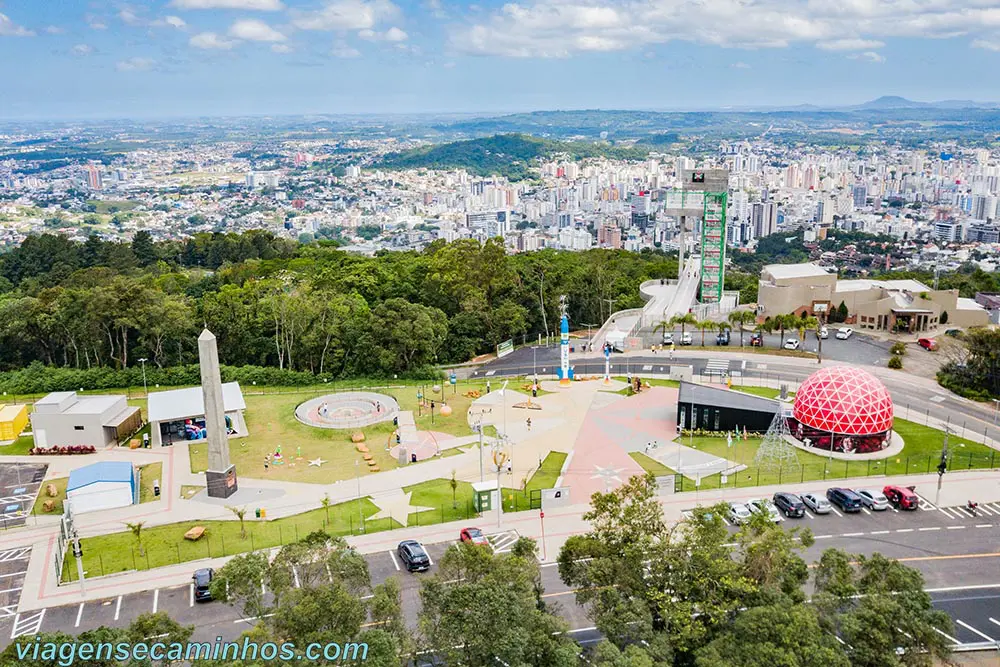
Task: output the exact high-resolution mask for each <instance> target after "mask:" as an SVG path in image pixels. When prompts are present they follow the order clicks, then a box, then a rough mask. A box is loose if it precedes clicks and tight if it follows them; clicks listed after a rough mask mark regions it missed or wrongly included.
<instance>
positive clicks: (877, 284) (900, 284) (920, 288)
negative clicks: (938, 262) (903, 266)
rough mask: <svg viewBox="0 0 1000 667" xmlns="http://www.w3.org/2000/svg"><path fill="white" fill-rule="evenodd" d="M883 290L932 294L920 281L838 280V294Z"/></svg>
mask: <svg viewBox="0 0 1000 667" xmlns="http://www.w3.org/2000/svg"><path fill="white" fill-rule="evenodd" d="M872 288H881V289H887V290H895V291H900V292H913V293H916V294H919V293H920V292H930V291H931V288H930V287H928V286H927V285H925V284H923V283H922V282H920V281H919V280H909V279H907V280H869V279H859V280H838V281H837V288H836V291H838V292H857V291H860V290H866V289H872Z"/></svg>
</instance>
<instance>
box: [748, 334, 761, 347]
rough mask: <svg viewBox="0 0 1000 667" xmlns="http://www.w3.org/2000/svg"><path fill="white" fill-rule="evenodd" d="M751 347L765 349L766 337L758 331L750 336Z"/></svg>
mask: <svg viewBox="0 0 1000 667" xmlns="http://www.w3.org/2000/svg"><path fill="white" fill-rule="evenodd" d="M750 347H764V337H763V336H761V335H760V334H759V333H757V332H756V331H755V332H753V333H752V334H750Z"/></svg>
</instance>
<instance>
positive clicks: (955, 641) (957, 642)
mask: <svg viewBox="0 0 1000 667" xmlns="http://www.w3.org/2000/svg"><path fill="white" fill-rule="evenodd" d="M934 632H936V633H938V634H939V635H941V636H942V637H944V638H945V639H947V640H948V641H950V642H951V643H953V644H961V643H962V642H960V641H958V640H957V639H955V638H954V637H952V636H951V635H949V634H948V633H947V632H941V631H940V630H938V629H937V628H934Z"/></svg>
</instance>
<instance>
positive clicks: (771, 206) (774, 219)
mask: <svg viewBox="0 0 1000 667" xmlns="http://www.w3.org/2000/svg"><path fill="white" fill-rule="evenodd" d="M750 227H751V229H753V236H754V238H761V237H763V236H770V235H771V234H773V233H775V232H776V231H778V205H777V204H775V203H774V202H757V203H755V204H754V205H753V207H752V208H751V209H750ZM747 241H749V239H747ZM744 242H746V241H744Z"/></svg>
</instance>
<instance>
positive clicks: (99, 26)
mask: <svg viewBox="0 0 1000 667" xmlns="http://www.w3.org/2000/svg"><path fill="white" fill-rule="evenodd" d="M86 21H87V25H88V26H89V27H90V29H91V30H107V29H108V24H107V23H105V22H104V19H101V18H98V17H96V16H87V17H86Z"/></svg>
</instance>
